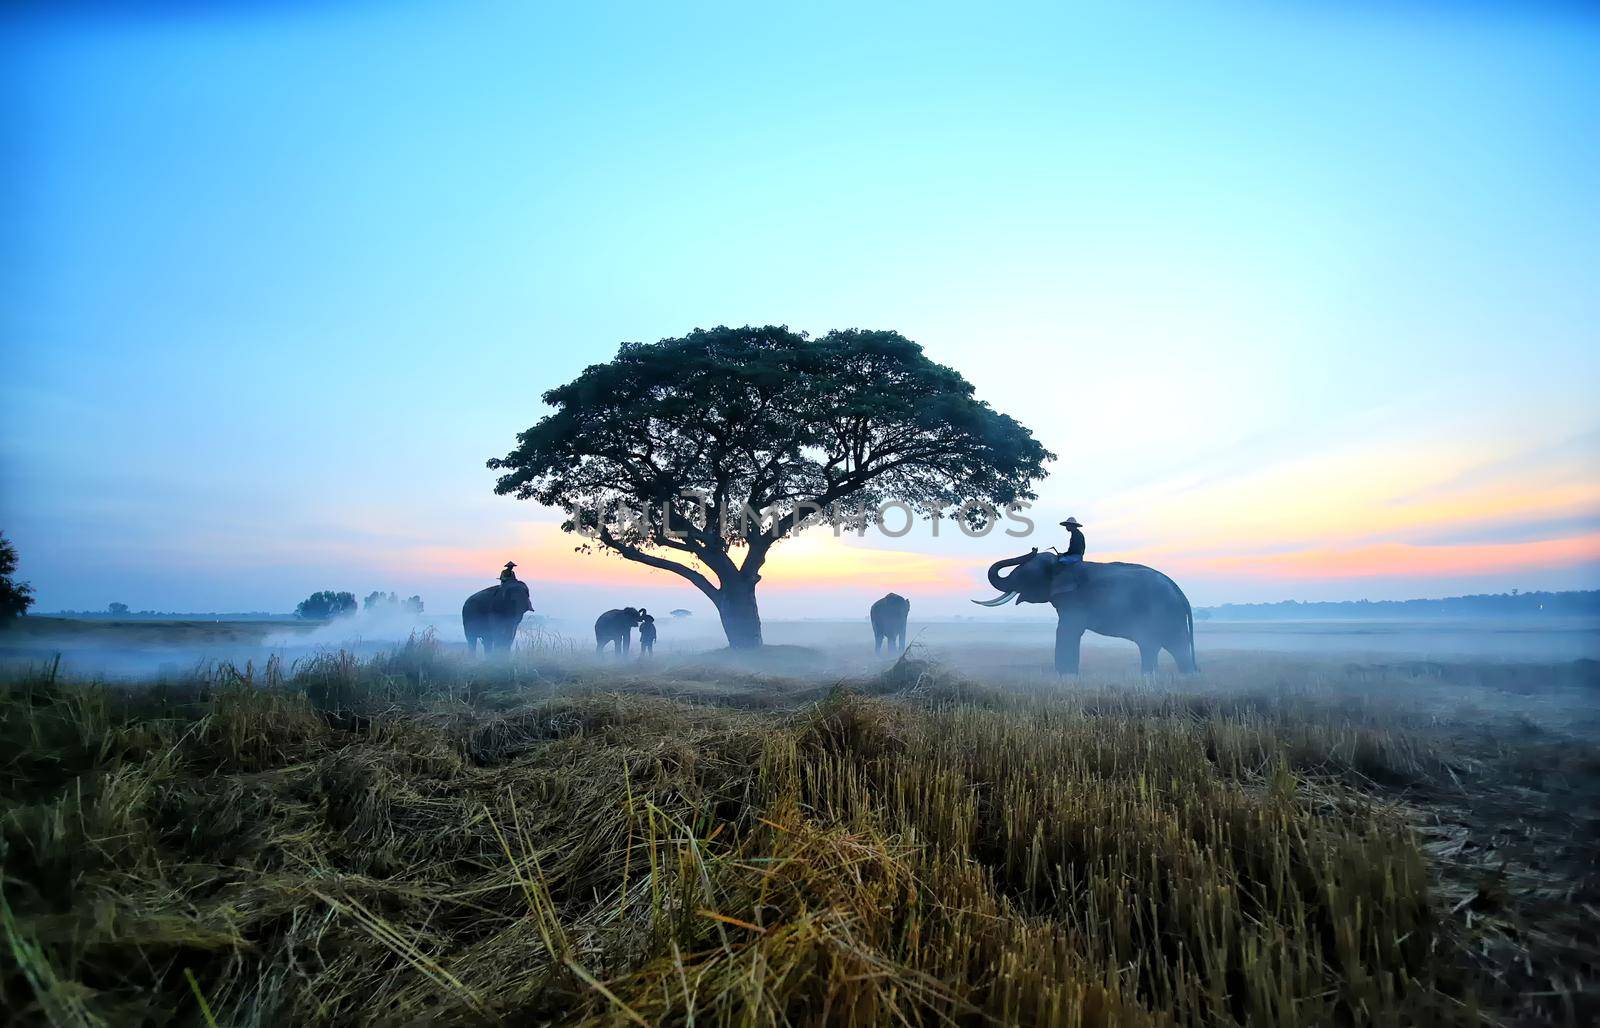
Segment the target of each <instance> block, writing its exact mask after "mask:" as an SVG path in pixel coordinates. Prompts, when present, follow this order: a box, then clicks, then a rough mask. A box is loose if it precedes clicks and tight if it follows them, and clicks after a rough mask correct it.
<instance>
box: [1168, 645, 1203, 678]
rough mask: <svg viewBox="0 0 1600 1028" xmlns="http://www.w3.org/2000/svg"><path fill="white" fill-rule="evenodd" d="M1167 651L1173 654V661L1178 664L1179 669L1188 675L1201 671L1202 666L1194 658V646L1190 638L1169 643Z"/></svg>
mask: <svg viewBox="0 0 1600 1028" xmlns="http://www.w3.org/2000/svg"><path fill="white" fill-rule="evenodd" d="M1166 651H1167V652H1168V653H1170V654H1172V661H1173V663H1175V664H1177V665H1178V670H1179V671H1181V672H1183V673H1184V674H1186V675H1192V674H1196V673H1198V672H1199V670H1200V666H1199V664H1198V663H1196V662H1195V659H1194V647H1193V646H1192V645H1190V643H1189V640H1188V639H1183V640H1180V641H1178V642H1172V643H1168V644H1167V646H1166Z"/></svg>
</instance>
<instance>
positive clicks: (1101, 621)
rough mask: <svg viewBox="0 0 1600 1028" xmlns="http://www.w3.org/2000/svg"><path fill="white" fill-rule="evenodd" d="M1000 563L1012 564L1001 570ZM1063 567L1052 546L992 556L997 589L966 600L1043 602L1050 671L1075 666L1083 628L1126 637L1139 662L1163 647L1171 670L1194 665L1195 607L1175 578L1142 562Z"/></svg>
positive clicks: (1067, 671) (1149, 667)
mask: <svg viewBox="0 0 1600 1028" xmlns="http://www.w3.org/2000/svg"><path fill="white" fill-rule="evenodd" d="M1006 568H1014V569H1015V570H1013V571H1012V572H1011V573H1010V574H1009V575H1002V574H1001V572H1002V571H1003V570H1005V569H1006ZM1076 568H1077V570H1076V571H1072V570H1068V569H1064V568H1063V567H1062V566H1061V565H1060V564H1058V563H1057V560H1056V555H1055V554H1054V553H1040V552H1039V551H1038V550H1037V549H1035V550H1034V551H1033V552H1032V553H1025V554H1023V555H1022V556H1020V557H1012V558H1010V559H1009V560H1002V561H998V562H997V563H995V564H993V565H991V566H990V568H989V584H990V585H992V586H994V587H995V588H996V589H998V590H1000V591H1001V592H1002V593H1004V595H1003V596H1000V597H999V598H997V599H993V600H973V601H972V602H973V603H977V604H979V605H981V606H985V607H998V606H1000V605H1001V604H1004V603H1010V602H1011V600H1012V599H1013V598H1015V599H1016V602H1018V603H1048V604H1050V605H1051V606H1053V607H1055V609H1056V671H1057V672H1059V673H1061V674H1064V675H1075V674H1077V673H1078V651H1079V647H1080V646H1081V644H1082V642H1083V633H1084V632H1095V633H1098V634H1100V635H1109V636H1114V637H1116V638H1118V639H1131V640H1133V642H1135V643H1136V644H1138V647H1139V667H1140V669H1141V670H1143V671H1144V672H1145V673H1146V674H1149V673H1150V672H1153V671H1154V670H1155V669H1156V658H1158V657H1159V656H1160V655H1161V651H1162V650H1166V651H1167V652H1168V653H1170V654H1172V659H1173V660H1174V661H1176V662H1177V664H1178V670H1179V671H1183V672H1185V673H1193V672H1195V671H1198V670H1200V667H1199V665H1198V664H1197V663H1196V661H1195V655H1194V612H1193V610H1191V609H1190V607H1189V598H1188V597H1187V596H1185V595H1183V590H1182V589H1179V588H1178V585H1177V583H1176V582H1174V581H1173V580H1172V579H1170V578H1168V577H1167V576H1166V575H1163V574H1162V573H1161V572H1159V571H1157V570H1155V569H1154V568H1147V567H1145V566H1144V565H1143V564H1124V563H1122V562H1120V561H1116V562H1112V563H1105V564H1102V563H1096V562H1094V561H1084V562H1083V563H1081V564H1078V565H1076Z"/></svg>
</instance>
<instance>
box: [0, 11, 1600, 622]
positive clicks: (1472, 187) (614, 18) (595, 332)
mask: <svg viewBox="0 0 1600 1028" xmlns="http://www.w3.org/2000/svg"><path fill="white" fill-rule="evenodd" d="M109 6H110V5H99V4H76V5H74V4H68V5H65V6H64V7H56V8H55V9H54V12H53V13H40V10H42V8H40V9H35V10H31V11H30V10H27V9H25V10H24V11H23V12H22V13H15V12H13V13H12V14H10V15H8V16H7V17H8V19H9V20H7V21H6V22H5V23H4V29H3V31H4V32H5V51H6V52H5V60H4V61H3V62H0V63H3V65H4V70H3V71H0V75H3V76H4V83H3V84H4V94H5V96H6V97H7V98H8V99H7V100H6V101H5V103H6V109H5V121H6V124H7V126H8V131H7V132H6V137H5V147H6V152H7V154H8V157H7V160H6V161H5V162H4V170H3V171H0V174H3V175H4V178H3V180H0V187H3V188H0V216H3V218H4V221H5V224H6V225H7V226H8V231H7V233H6V239H7V243H6V244H5V247H4V249H3V251H0V261H3V264H0V273H3V277H4V281H5V282H6V283H7V287H6V294H7V299H6V303H5V304H4V307H3V310H0V339H3V345H4V347H5V366H6V369H7V374H6V375H5V376H4V377H3V380H0V409H3V413H0V428H3V433H4V438H3V442H0V528H3V529H4V530H5V531H6V533H7V534H8V536H10V537H12V538H13V539H14V540H15V541H16V542H17V544H18V546H19V548H20V549H21V551H22V558H23V565H22V571H23V575H24V576H25V577H27V578H29V579H31V580H32V581H33V583H34V585H35V587H36V589H37V590H38V594H39V600H40V605H41V607H42V608H44V609H54V608H58V607H99V606H103V605H104V604H105V603H106V602H108V601H110V600H113V599H120V600H122V601H124V602H128V603H130V604H132V605H133V606H134V607H135V608H141V607H152V608H162V609H274V610H281V609H287V608H288V607H291V606H292V605H293V603H294V602H295V600H297V599H299V598H300V597H303V596H304V595H305V594H306V593H307V592H309V591H311V590H312V589H316V588H323V587H336V588H350V589H353V590H357V591H365V590H367V589H370V588H377V587H382V588H385V589H395V590H398V591H401V592H402V593H410V592H422V593H423V594H424V595H425V596H431V597H437V598H438V599H437V600H436V604H437V605H440V606H443V607H448V606H449V605H450V603H451V602H453V600H452V599H451V598H452V597H455V596H457V595H459V594H461V593H463V592H465V591H466V590H467V589H468V588H469V587H470V586H472V585H474V584H475V583H477V582H478V581H480V580H483V579H485V578H486V577H492V573H493V570H494V568H495V567H497V566H498V564H499V563H500V561H501V560H502V559H504V557H501V556H500V555H501V554H505V555H506V556H516V557H518V558H519V562H521V563H523V564H524V566H525V567H530V566H531V574H530V577H533V578H534V579H535V580H536V581H540V582H541V583H542V588H543V591H544V594H545V595H547V596H548V597H550V599H549V601H548V602H549V603H550V604H551V605H553V606H563V605H565V606H569V607H573V608H580V607H581V608H584V609H587V607H588V606H609V605H612V604H611V602H610V598H612V597H614V596H615V595H616V593H617V591H618V590H619V589H620V590H629V589H631V590H635V591H637V592H639V594H640V595H649V596H650V597H652V598H653V597H655V596H657V595H659V596H661V597H662V598H663V599H662V600H660V601H657V600H654V599H652V602H665V600H666V598H668V597H678V598H679V599H681V600H683V601H686V602H687V601H692V600H696V599H697V597H695V596H694V595H693V594H692V593H686V592H685V593H682V595H681V596H680V592H681V590H680V589H679V587H678V586H677V585H676V583H675V581H674V580H670V579H667V580H663V579H662V578H661V576H660V575H659V574H658V573H653V572H648V571H645V570H643V569H637V570H636V569H631V568H618V567H612V566H610V565H611V564H613V563H615V562H610V561H603V559H602V558H592V560H593V561H597V562H602V561H603V562H604V563H606V565H607V568H606V570H605V571H604V572H603V573H602V572H596V574H600V575H602V577H605V576H609V577H606V578H605V581H603V582H598V583H597V582H586V581H585V579H587V578H588V577H589V573H588V572H587V571H586V570H585V569H586V567H587V566H588V565H585V564H584V563H582V562H581V559H580V560H578V561H574V560H573V559H570V558H569V556H568V555H566V554H565V551H564V547H563V545H562V543H561V542H560V540H558V539H556V538H555V537H554V535H553V533H552V531H551V530H550V525H551V524H552V523H553V521H554V520H555V518H554V517H553V516H552V515H551V514H550V513H548V512H541V511H539V510H538V509H536V508H533V507H531V506H530V505H527V504H519V503H516V502H514V501H512V500H509V499H506V498H501V497H495V496H493V495H492V493H491V486H492V481H493V475H492V473H491V472H489V471H487V470H485V469H484V467H483V461H484V459H485V458H487V457H490V456H494V455H498V454H502V453H504V452H505V451H506V450H507V449H509V447H510V445H511V443H512V438H513V436H514V434H515V433H516V432H517V431H519V430H521V429H523V428H525V427H527V426H528V425H529V424H531V423H532V422H533V421H534V420H536V419H537V418H538V416H539V415H540V413H541V410H542V408H541V405H540V403H539V400H538V397H539V394H540V393H542V392H543V391H544V390H545V389H547V388H549V387H550V386H552V385H555V384H558V383H560V382H562V381H565V380H567V379H569V378H570V377H572V376H573V375H574V374H576V373H577V372H578V371H579V370H581V369H582V367H583V366H585V365H586V364H589V363H593V362H596V361H600V360H604V359H606V358H607V357H609V356H610V355H611V354H612V353H613V352H614V350H615V347H616V344H617V343H618V342H619V341H622V340H628V339H655V338H660V337H662V336H667V335H676V334H681V333H682V332H684V331H686V330H688V329H690V328H693V327H695V326H697V325H712V324H717V323H730V324H739V323H746V322H754V323H768V322H781V323H787V324H790V325H792V326H794V327H797V328H803V329H807V330H811V331H826V330H827V329H829V328H834V327H848V326H861V327H875V328H876V327H882V328H894V329H897V330H899V331H901V332H904V333H905V334H906V335H908V336H910V337H912V338H914V339H917V340H918V341H919V342H921V343H923V344H924V345H925V346H926V347H927V349H928V350H929V352H930V353H931V354H932V355H933V356H934V357H936V358H937V359H939V360H941V361H944V362H946V363H949V364H951V365H953V366H955V367H957V368H958V369H960V370H961V371H962V372H963V373H964V374H966V375H967V377H968V378H969V379H971V380H972V381H973V382H974V383H975V384H976V385H977V387H978V390H979V393H980V395H981V396H983V397H984V398H986V399H988V400H990V401H991V402H992V403H994V404H995V405H996V406H997V407H999V408H1000V409H1002V410H1005V411H1007V412H1009V413H1012V414H1013V415H1015V416H1016V417H1017V418H1019V419H1020V420H1021V421H1023V423H1025V424H1027V425H1029V426H1030V427H1031V428H1033V429H1034V431H1035V432H1036V434H1037V435H1039V436H1040V437H1041V439H1042V440H1043V441H1044V442H1045V443H1046V445H1047V446H1049V447H1050V448H1051V449H1053V450H1055V451H1056V452H1057V453H1058V454H1059V455H1060V457H1061V459H1060V460H1059V461H1058V462H1057V464H1056V466H1055V467H1054V469H1053V473H1052V475H1051V477H1050V478H1049V479H1048V480H1047V481H1046V483H1044V485H1043V486H1042V488H1041V493H1042V499H1043V501H1044V502H1045V504H1046V505H1047V506H1048V507H1049V509H1050V510H1051V511H1055V510H1060V511H1061V512H1062V513H1063V514H1065V513H1075V514H1077V515H1078V516H1079V517H1081V518H1083V519H1084V520H1085V521H1088V522H1090V524H1091V526H1092V528H1091V536H1090V539H1091V544H1092V545H1093V546H1094V547H1095V549H1096V552H1102V553H1105V552H1110V553H1115V554H1117V555H1121V556H1129V557H1132V558H1134V559H1147V560H1149V561H1150V562H1151V563H1157V564H1160V565H1161V566H1163V567H1166V568H1168V569H1170V570H1173V571H1174V572H1175V573H1176V574H1178V575H1180V576H1181V579H1180V580H1182V581H1183V582H1184V584H1185V585H1186V587H1187V588H1188V589H1189V591H1190V593H1191V595H1192V596H1194V597H1195V598H1196V600H1197V601H1198V602H1203V603H1204V602H1222V601H1228V600H1253V599H1277V598H1283V597H1289V596H1296V597H1302V598H1320V597H1356V596H1412V595H1438V594H1444V593H1450V592H1458V591H1476V590H1479V589H1501V588H1510V587H1512V586H1516V587H1520V588H1523V589H1531V588H1540V587H1554V588H1576V587H1586V586H1594V585H1596V584H1600V570H1597V566H1600V530H1597V528H1596V524H1597V519H1600V416H1597V414H1596V409H1595V404H1594V401H1593V397H1594V395H1595V394H1596V386H1597V385H1600V368H1597V360H1596V353H1597V352H1600V346H1597V343H1600V340H1597V338H1596V336H1597V334H1600V328H1597V326H1600V289H1597V288H1596V283H1595V272H1594V269H1595V268H1596V267H1600V189H1597V188H1596V185H1597V182H1600V61H1596V60H1595V55H1596V53H1600V46H1597V44H1600V16H1597V15H1595V14H1594V13H1592V11H1585V10H1583V9H1582V8H1581V7H1580V6H1578V5H1571V6H1567V5H1555V4H1537V3H1536V4H1519V5H1505V6H1504V7H1501V6H1498V5H1491V4H1467V5H1435V4H1409V5H1386V6H1380V5H1369V4H1353V5H1352V4H1340V5H1318V4H1284V5H1271V6H1268V5H1262V4H1218V5H1204V9H1202V5H1193V4H1188V5H1177V4H1170V5H1166V4H1162V5H1126V4H1117V5H1111V4H1108V5H1076V6H1070V7H1068V6H1062V5H1041V6H1022V5H1015V6H1013V5H1007V6H1001V7H992V8H984V9H981V10H980V9H978V8H976V7H974V6H972V5H961V6H953V5H952V6H947V7H943V8H932V7H929V6H927V5H898V6H874V7H872V8H871V9H870V10H868V9H863V8H865V7H866V6H867V5H857V4H841V5H805V6H804V8H803V9H798V8H797V9H791V10H784V11H772V10H767V9H763V8H761V7H759V6H753V5H723V6H711V5H697V6H695V7H693V8H691V9H687V10H674V9H670V8H669V7H668V5H626V6H625V5H598V4H597V5H566V6H563V7H554V6H542V5H530V4H510V3H507V4H473V3H454V4H426V3H408V4H389V5H379V4H367V3H353V4H293V3H291V4H284V5H273V4H234V5H222V7H221V8H219V9H213V10H211V11H209V12H208V13H203V14H194V13H191V12H190V11H189V10H187V8H188V7H189V6H190V5H186V4H176V3H168V4H149V5H133V6H132V7H128V8H120V9H119V12H118V13H112V12H111V11H109ZM196 6H200V5H196ZM130 11H131V12H132V13H129V12H130ZM63 12H64V13H63ZM1050 520H1052V521H1053V520H1056V518H1051V519H1050ZM1050 541H1054V540H1053V539H1052V540H1050ZM1511 543H1516V544H1518V545H1521V546H1523V548H1522V549H1516V548H1509V549H1508V548H1507V547H1508V546H1509V545H1510V544H1511ZM795 545H797V546H798V545H801V544H799V543H796V544H795ZM805 545H806V546H807V547H808V548H811V549H820V550H827V549H829V548H830V547H845V549H844V550H842V551H841V552H842V553H843V558H841V559H839V560H833V561H829V562H821V563H820V564H818V565H816V566H822V564H825V565H826V566H827V567H830V568H834V569H836V570H835V571H834V572H831V575H832V577H827V576H823V577H822V578H817V580H815V581H807V580H805V575H804V573H803V569H801V568H796V569H795V578H794V581H793V582H792V583H791V584H792V586H793V588H786V587H785V586H784V585H783V583H782V582H781V581H779V580H777V576H776V575H769V576H768V580H769V585H764V588H769V586H770V588H769V593H768V596H767V597H766V598H765V599H764V604H765V607H766V609H767V610H768V612H769V613H775V614H779V615H784V614H800V613H805V612H807V611H809V610H811V609H812V608H813V607H814V606H815V605H816V603H817V602H818V598H819V597H829V598H834V597H836V598H838V599H839V600H840V601H844V600H846V599H850V600H851V601H853V598H854V597H855V596H856V594H857V593H860V592H864V591H868V592H870V591H871V589H867V588H866V586H864V585H862V584H861V583H859V582H857V581H855V580H852V578H851V576H850V574H849V570H848V569H849V568H850V567H852V566H855V565H859V566H860V567H863V568H871V567H878V568H880V569H890V570H891V571H892V570H895V569H900V570H904V569H906V568H908V565H907V564H906V563H905V561H906V560H907V559H908V558H909V559H921V558H926V559H925V560H923V562H922V564H920V565H918V566H919V567H920V568H921V569H922V571H921V573H923V574H925V576H926V584H925V585H924V588H925V591H926V592H927V593H928V594H929V595H930V597H931V598H932V599H931V600H930V603H929V604H928V605H927V606H925V607H924V608H922V609H928V607H935V608H936V607H937V606H938V604H940V603H944V602H946V601H948V604H949V609H950V610H951V611H955V610H958V609H959V605H963V604H965V600H964V599H963V598H962V597H963V596H964V595H965V594H966V593H967V592H969V591H971V589H969V582H971V581H973V580H972V579H971V578H970V567H971V565H972V562H974V561H978V560H980V559H981V558H982V557H985V556H990V555H994V556H998V555H1001V553H1000V552H997V550H998V551H1004V550H1006V549H1007V548H1013V544H1012V543H1010V541H1005V542H998V541H996V540H964V539H959V538H957V539H950V538H948V537H945V538H940V539H933V538H931V537H930V536H929V535H928V533H927V532H926V531H920V532H917V533H914V534H913V535H912V536H911V537H908V538H906V539H902V540H883V539H871V538H869V539H867V540H861V541H857V542H854V543H841V544H833V543H830V542H828V541H826V540H823V541H813V542H809V543H806V544H805ZM1397 548H1398V549H1397ZM884 551H888V553H887V554H886V553H885V552H884ZM896 555H898V556H896ZM835 556H838V554H835ZM523 557H526V558H527V559H526V560H523V559H522V558H523ZM844 558H847V559H844ZM480 562H485V563H486V566H485V567H483V568H482V569H481V570H479V568H478V564H479V563H480ZM852 562H854V563H853V564H852ZM907 573H909V572H907ZM541 574H542V576H543V577H542V578H541ZM630 575H631V576H633V577H631V578H630V577H628V576H630ZM921 580H922V579H919V581H921ZM876 587H877V583H876V581H874V582H873V584H872V586H871V588H872V589H876ZM879 592H881V590H879ZM877 594H878V593H877V592H874V593H873V595H877ZM868 598H869V599H870V597H868ZM691 605H692V604H691Z"/></svg>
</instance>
